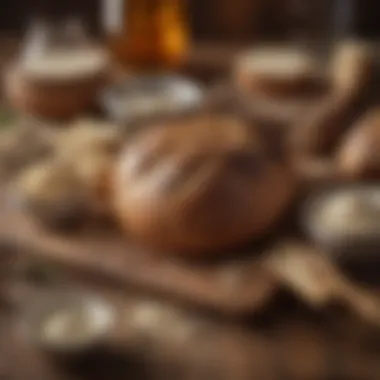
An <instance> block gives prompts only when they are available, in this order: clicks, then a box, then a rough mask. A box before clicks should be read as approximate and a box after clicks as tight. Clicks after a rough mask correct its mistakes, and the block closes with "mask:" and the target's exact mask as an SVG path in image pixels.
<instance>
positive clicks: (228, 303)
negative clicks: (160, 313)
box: [0, 201, 277, 314]
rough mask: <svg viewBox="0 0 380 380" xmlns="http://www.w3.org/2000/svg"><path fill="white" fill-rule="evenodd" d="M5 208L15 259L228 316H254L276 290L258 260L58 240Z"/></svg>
mask: <svg viewBox="0 0 380 380" xmlns="http://www.w3.org/2000/svg"><path fill="white" fill-rule="evenodd" d="M2 203H3V204H2V205H0V207H1V208H0V210H1V212H0V245H2V246H3V247H6V248H7V250H8V252H9V250H10V251H11V253H12V254H15V255H16V254H19V255H24V256H25V255H27V256H29V257H31V258H36V259H38V262H41V260H42V262H45V261H46V263H50V264H54V265H57V264H58V265H59V266H61V267H62V268H65V269H69V270H77V271H79V272H83V274H86V275H90V276H93V277H94V279H95V280H96V279H98V278H99V279H103V280H106V281H110V282H116V283H117V284H118V285H121V286H123V287H130V286H131V287H135V288H137V289H141V290H145V291H147V292H148V293H157V294H159V295H166V296H169V297H172V298H173V297H174V298H177V299H178V300H180V301H185V302H187V303H190V304H193V305H195V306H202V307H205V308H208V309H214V310H216V311H218V312H223V313H229V314H246V313H251V312H254V311H256V310H257V309H259V308H260V307H262V306H264V304H265V303H266V301H269V300H270V298H271V295H273V294H274V292H275V291H276V289H277V281H276V280H275V279H274V276H273V275H271V274H270V273H269V271H268V270H266V269H265V268H264V267H263V265H262V263H261V260H260V258H259V257H258V256H257V255H254V254H253V255H248V256H247V257H244V258H243V259H239V260H234V261H233V260H228V261H222V262H218V263H215V262H214V263H207V264H205V263H202V264H201V263H188V262H183V261H180V260H177V261H176V260H173V259H168V258H165V257H162V256H160V257H159V256H155V255H153V254H150V253H149V252H146V251H144V250H143V249H140V248H137V247H133V246H132V245H130V244H128V243H127V242H126V241H125V240H124V238H123V237H122V236H121V235H120V234H118V233H117V232H110V231H96V232H95V231H90V232H83V233H81V234H79V235H75V236H60V235H57V234H54V233H52V232H49V231H46V230H43V229H41V228H40V227H38V226H37V225H36V224H35V223H33V222H32V221H31V220H29V219H28V217H27V216H26V215H23V214H20V213H17V212H15V211H14V210H11V209H10V207H9V206H6V205H5V202H4V201H3V202H2ZM2 251H4V250H2ZM0 254H1V253H0ZM232 257H233V255H232Z"/></svg>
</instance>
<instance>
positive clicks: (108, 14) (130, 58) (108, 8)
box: [101, 0, 190, 71]
mask: <svg viewBox="0 0 380 380" xmlns="http://www.w3.org/2000/svg"><path fill="white" fill-rule="evenodd" d="M101 13H102V17H103V20H102V24H103V31H104V34H105V39H106V44H107V46H108V49H109V52H110V54H111V56H112V57H113V59H114V60H115V61H116V62H117V63H119V64H120V65H121V66H122V67H124V68H132V69H135V70H139V71H140V70H143V71H152V70H162V69H164V70H165V69H172V68H176V67H177V66H178V65H179V64H180V63H181V61H182V59H183V58H184V56H185V55H186V52H187V51H188V47H189V40H190V37H189V26H188V20H187V9H186V5H185V1H184V0H103V10H102V12H101Z"/></svg>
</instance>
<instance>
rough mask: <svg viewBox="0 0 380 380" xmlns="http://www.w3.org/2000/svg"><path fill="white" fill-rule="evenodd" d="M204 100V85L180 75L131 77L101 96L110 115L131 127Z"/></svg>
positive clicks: (192, 107)
mask: <svg viewBox="0 0 380 380" xmlns="http://www.w3.org/2000/svg"><path fill="white" fill-rule="evenodd" d="M203 101H204V90H203V88H202V86H200V85H199V84H197V83H195V82H193V81H191V80H189V79H187V78H184V77H181V76H177V75H147V76H141V77H130V78H127V79H126V80H124V81H122V82H120V83H117V84H115V85H113V86H111V87H109V88H108V89H107V90H106V91H105V92H104V93H103V95H102V99H101V103H102V104H103V107H104V108H105V112H106V113H107V114H108V115H109V116H110V117H111V119H113V120H115V121H117V122H119V123H122V124H123V125H127V126H128V127H130V126H131V124H134V123H140V122H145V121H150V120H151V119H156V118H161V117H170V116H176V115H182V114H184V113H187V112H191V111H194V110H197V109H198V108H199V107H200V106H201V105H202V104H203Z"/></svg>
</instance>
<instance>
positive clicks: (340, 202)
mask: <svg viewBox="0 0 380 380" xmlns="http://www.w3.org/2000/svg"><path fill="white" fill-rule="evenodd" d="M302 222H303V226H304V228H305V229H306V232H307V234H308V235H309V236H310V237H311V239H312V240H313V241H314V242H315V243H316V244H317V245H319V246H320V247H322V248H323V249H324V250H325V251H326V252H328V253H329V254H330V255H332V257H333V258H334V259H336V260H338V261H339V262H340V263H342V264H346V263H353V262H356V263H363V262H379V260H380V255H379V250H380V188H379V186H378V185H375V184H373V185H372V184H350V185H347V184H346V185H341V186H334V187H332V188H330V189H327V190H324V191H322V192H320V193H317V194H315V195H312V196H311V197H310V198H309V199H308V200H307V203H306V207H305V210H304V214H303V220H302Z"/></svg>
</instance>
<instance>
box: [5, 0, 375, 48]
mask: <svg viewBox="0 0 380 380" xmlns="http://www.w3.org/2000/svg"><path fill="white" fill-rule="evenodd" d="M101 3H102V0H80V1H77V0H75V1H74V0H2V1H1V12H0V32H1V33H2V34H7V35H19V34H20V33H22V31H23V29H24V28H25V26H26V24H27V22H28V20H30V19H31V18H32V17H34V16H37V15H48V16H49V17H56V18H59V17H67V16H68V15H76V16H78V15H79V16H80V17H81V19H82V20H86V21H88V23H89V25H91V28H92V31H93V33H99V32H100V31H101V9H102V4H101ZM188 3H189V13H190V18H191V26H192V33H193V37H194V39H195V40H213V41H214V40H215V41H227V40H231V41H234V42H245V41H250V42H251V41H252V40H254V39H256V38H263V37H272V36H275V37H276V38H277V37H279V36H281V37H286V34H287V33H289V30H290V25H289V24H291V23H292V20H293V17H300V16H301V17H302V15H288V16H289V17H286V14H287V13H289V12H291V11H292V10H294V9H297V10H298V12H301V13H302V8H304V9H305V11H306V12H308V15H309V17H308V15H303V20H305V22H308V23H310V22H312V23H316V24H318V23H321V22H329V21H328V20H329V19H330V18H331V17H336V18H339V17H344V15H343V14H344V13H347V12H349V13H351V18H350V28H349V29H350V33H353V34H356V35H359V36H361V37H369V38H377V37H378V36H379V33H380V28H379V23H378V21H379V20H380V7H379V6H378V1H376V0H314V1H311V0H310V1H307V0H188ZM311 9H313V10H312V11H311ZM339 13H340V16H339ZM317 16H318V17H317ZM337 23H339V22H338V21H337ZM330 25H331V24H330ZM316 26H317V25H316ZM319 26H320V25H319Z"/></svg>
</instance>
